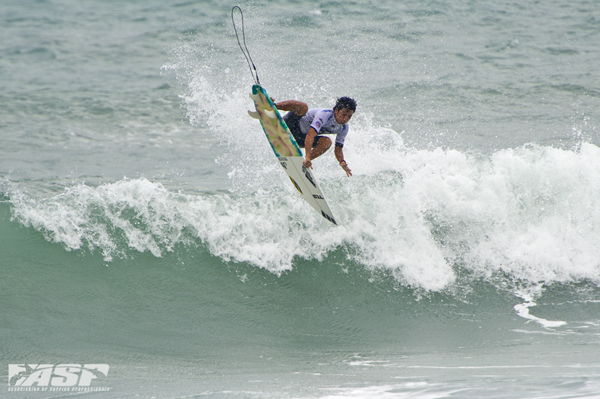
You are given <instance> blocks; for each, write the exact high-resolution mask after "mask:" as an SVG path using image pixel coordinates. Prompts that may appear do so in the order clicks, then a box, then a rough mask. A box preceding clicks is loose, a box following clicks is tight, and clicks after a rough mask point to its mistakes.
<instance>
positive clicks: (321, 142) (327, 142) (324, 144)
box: [310, 136, 331, 159]
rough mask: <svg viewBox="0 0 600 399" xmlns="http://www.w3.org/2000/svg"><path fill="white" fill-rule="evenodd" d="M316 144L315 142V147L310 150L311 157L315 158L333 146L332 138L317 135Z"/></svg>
mask: <svg viewBox="0 0 600 399" xmlns="http://www.w3.org/2000/svg"><path fill="white" fill-rule="evenodd" d="M315 141H316V142H317V143H316V144H313V148H312V149H311V150H310V159H315V158H317V157H320V156H321V155H323V154H325V152H327V150H328V149H329V147H331V139H330V138H329V137H323V136H317V137H315Z"/></svg>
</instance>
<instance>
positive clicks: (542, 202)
mask: <svg viewBox="0 0 600 399" xmlns="http://www.w3.org/2000/svg"><path fill="white" fill-rule="evenodd" d="M370 134H371V137H372V138H374V139H373V140H371V141H369V143H375V144H368V143H367V142H364V143H361V144H363V145H360V146H357V147H356V148H359V149H360V151H363V152H366V153H369V151H371V153H370V157H372V159H373V161H372V162H370V163H369V162H367V160H366V159H365V155H361V154H358V153H355V154H351V155H352V157H353V159H355V160H356V162H355V163H354V164H355V165H358V166H356V167H355V171H356V175H355V176H354V177H353V178H346V177H345V176H343V175H342V173H341V171H338V170H337V169H336V165H335V164H333V162H332V161H331V160H327V158H324V159H323V161H322V162H321V161H319V162H317V163H316V165H315V171H316V172H317V173H318V175H319V177H322V179H321V181H322V186H323V190H324V192H325V194H326V196H327V197H328V199H329V201H330V203H331V207H332V210H333V212H334V214H335V215H336V216H337V218H338V220H339V222H340V226H337V227H336V226H334V225H332V224H331V223H329V222H327V221H326V220H324V219H323V218H322V217H321V216H320V215H318V214H317V213H316V212H314V210H313V209H312V208H310V207H309V206H308V205H307V204H306V203H304V201H303V200H302V199H301V198H300V196H298V194H297V193H296V192H295V191H294V189H293V187H291V185H290V184H289V182H287V181H286V179H285V175H284V174H283V173H282V172H281V171H280V170H279V168H278V167H274V168H271V169H268V170H267V171H264V176H270V178H271V179H272V181H273V182H274V184H273V185H272V186H271V187H270V188H269V187H268V186H262V187H261V188H258V189H256V190H255V191H254V192H250V191H249V188H247V189H246V192H245V193H242V194H239V195H238V194H201V195H191V194H181V193H174V192H170V191H169V190H167V189H166V188H165V187H163V186H162V185H161V184H159V183H155V182H151V181H149V180H146V179H132V180H129V179H124V180H121V181H118V182H115V183H111V184H105V185H101V186H98V187H90V186H86V185H76V186H73V187H70V188H68V189H67V190H65V192H64V193H63V194H61V195H58V196H55V197H51V198H45V199H35V198H31V197H28V196H26V195H24V194H22V193H21V194H20V195H17V194H15V193H14V192H13V193H12V194H10V197H11V202H12V204H13V216H14V219H16V220H18V221H20V222H22V223H23V224H25V225H26V226H31V227H34V228H36V229H38V230H40V231H43V232H44V233H45V234H46V236H47V237H48V239H49V240H51V241H54V242H59V243H62V244H63V245H64V246H65V247H66V248H67V249H69V250H78V249H80V248H83V247H88V248H90V249H92V250H100V251H102V253H103V254H104V256H105V257H106V259H107V260H110V259H111V258H112V257H114V256H119V257H125V256H128V253H129V252H130V251H139V252H145V251H148V252H151V253H153V254H154V255H155V256H162V255H163V254H164V253H165V252H168V251H172V250H173V249H174V247H175V246H176V245H177V244H183V245H197V244H199V243H202V245H205V246H206V247H207V248H208V249H209V251H210V252H211V253H212V254H213V255H215V256H218V257H221V258H222V259H223V260H224V261H235V262H248V263H250V264H253V265H256V266H258V267H263V268H266V269H268V270H270V271H272V272H274V273H280V272H282V271H285V270H289V269H290V268H292V267H293V264H294V258H295V257H305V258H309V259H317V260H321V259H323V258H324V257H325V256H326V255H327V254H329V253H331V252H332V251H334V250H338V249H342V250H343V251H345V252H346V253H347V256H348V257H349V258H350V259H352V260H354V261H356V262H359V263H361V264H363V265H365V266H366V267H370V268H373V269H387V270H390V271H391V272H392V273H393V274H394V275H395V276H396V278H397V279H398V280H399V281H402V282H404V283H406V284H409V285H412V286H415V287H420V288H424V289H427V290H434V291H436V290H441V289H444V288H446V287H448V286H449V285H451V284H452V283H453V281H455V267H456V265H460V266H461V267H464V268H466V269H469V270H472V271H474V272H475V273H476V274H479V275H481V276H484V277H485V276H493V275H495V274H497V273H505V274H508V275H511V276H513V277H514V278H516V279H517V280H521V281H525V282H530V283H532V284H537V283H554V282H568V281H578V280H581V279H590V280H592V281H598V276H599V275H600V273H599V272H600V265H599V262H598V259H600V242H599V240H600V238H599V236H598V234H597V231H598V229H599V228H600V214H599V211H598V209H600V208H599V207H598V206H597V205H598V204H597V202H598V198H600V196H599V194H600V193H599V190H600V183H599V179H598V176H600V172H599V171H600V165H599V164H598V161H597V159H600V157H599V156H600V149H598V148H597V147H595V146H593V145H583V146H582V150H581V151H580V152H570V151H565V150H557V149H552V148H545V147H528V148H520V149H516V150H505V151H501V152H498V153H496V154H494V155H493V156H492V157H491V158H487V159H486V158H483V159H482V158H479V157H474V156H470V155H467V154H463V153H460V152H457V151H442V150H435V151H414V150H408V149H405V148H402V146H401V141H400V140H399V139H398V138H394V140H396V141H397V145H398V147H396V148H392V149H390V148H388V149H387V150H381V149H379V148H378V149H377V154H380V155H381V156H379V157H378V156H375V152H376V150H375V148H374V147H375V146H377V142H378V140H379V139H381V140H387V139H386V137H387V135H390V134H391V132H389V131H385V130H382V131H379V132H378V131H377V129H375V128H372V131H370ZM357 136H358V137H360V134H357ZM378 137H379V138H378ZM354 140H355V141H356V139H354ZM369 145H371V146H372V147H369ZM352 151H354V150H352ZM394 152H395V157H394V156H393V155H392V154H393V153H394ZM349 158H350V157H349ZM392 158H394V160H393V162H392V161H391V159H392ZM350 159H352V158H350ZM363 162H364V164H365V165H367V164H368V166H365V168H364V169H365V170H361V169H362V167H361V166H360V165H361V163H363ZM378 169H379V170H378ZM529 307H530V306H528V305H524V306H522V307H519V309H517V311H518V312H519V314H520V315H522V316H523V317H526V316H527V315H529V313H528V312H529V310H528V308H529ZM529 316H531V315H529Z"/></svg>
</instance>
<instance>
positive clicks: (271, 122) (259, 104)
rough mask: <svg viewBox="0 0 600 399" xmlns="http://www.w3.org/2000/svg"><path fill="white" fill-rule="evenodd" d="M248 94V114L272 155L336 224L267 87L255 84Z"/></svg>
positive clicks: (317, 209) (310, 200) (314, 205)
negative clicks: (257, 123) (251, 106)
mask: <svg viewBox="0 0 600 399" xmlns="http://www.w3.org/2000/svg"><path fill="white" fill-rule="evenodd" d="M250 98H251V99H252V100H253V101H254V105H255V107H256V111H248V114H249V115H250V116H251V117H253V118H255V119H258V120H260V123H261V125H262V127H263V130H264V132H265V134H266V136H267V140H269V143H270V144H271V148H272V149H273V152H274V153H275V156H276V157H277V159H279V163H280V164H281V166H282V167H283V169H284V170H285V173H287V175H288V176H289V178H290V180H291V181H292V183H293V184H294V186H295V187H296V189H297V190H298V192H300V194H301V195H302V197H303V198H304V199H305V200H306V202H308V203H309V204H310V205H311V206H312V207H313V208H315V210H316V211H317V212H319V213H320V214H321V216H323V217H324V218H325V219H327V220H329V221H330V222H331V223H333V224H336V225H337V222H336V221H335V218H334V217H333V214H332V213H331V209H329V205H328V204H327V201H326V200H325V196H324V195H323V192H322V191H321V189H320V188H319V183H317V179H316V178H315V175H314V174H313V173H312V171H311V170H310V169H309V168H306V167H305V166H304V165H303V164H302V163H303V162H304V156H303V154H302V151H301V150H300V147H299V146H298V143H296V140H295V139H294V136H293V135H292V134H291V133H290V130H289V129H288V127H287V125H286V124H285V121H284V120H283V118H282V117H281V115H280V114H279V111H278V110H277V108H276V107H275V105H274V104H273V102H272V101H271V98H270V97H269V95H268V94H267V92H266V90H265V89H263V88H262V87H261V86H259V85H254V86H252V93H251V94H250Z"/></svg>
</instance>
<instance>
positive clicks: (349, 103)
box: [333, 97, 356, 111]
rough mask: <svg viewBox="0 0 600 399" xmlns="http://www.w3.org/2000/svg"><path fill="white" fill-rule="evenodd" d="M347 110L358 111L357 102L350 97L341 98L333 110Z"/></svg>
mask: <svg viewBox="0 0 600 399" xmlns="http://www.w3.org/2000/svg"><path fill="white" fill-rule="evenodd" d="M344 108H347V109H348V110H350V111H356V101H354V99H353V98H350V97H340V98H338V99H337V101H336V103H335V107H333V109H344Z"/></svg>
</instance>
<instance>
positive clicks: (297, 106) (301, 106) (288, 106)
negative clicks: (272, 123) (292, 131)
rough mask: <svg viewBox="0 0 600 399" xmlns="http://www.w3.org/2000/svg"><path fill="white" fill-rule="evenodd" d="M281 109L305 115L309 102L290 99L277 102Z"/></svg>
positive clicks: (276, 104) (276, 105) (278, 107)
mask: <svg viewBox="0 0 600 399" xmlns="http://www.w3.org/2000/svg"><path fill="white" fill-rule="evenodd" d="M275 107H277V109H278V110H280V111H293V112H294V113H295V114H296V115H298V116H304V115H306V113H307V112H308V104H306V103H303V102H302V101H296V100H288V101H281V102H278V103H275Z"/></svg>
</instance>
